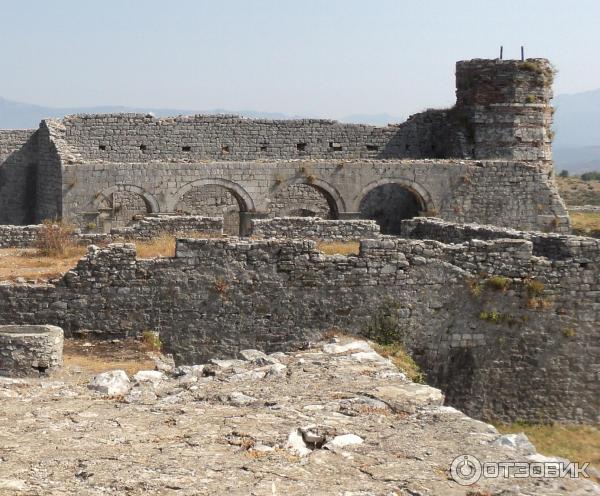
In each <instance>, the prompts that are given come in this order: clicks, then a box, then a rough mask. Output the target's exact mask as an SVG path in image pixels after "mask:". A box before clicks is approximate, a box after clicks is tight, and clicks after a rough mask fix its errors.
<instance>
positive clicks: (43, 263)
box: [0, 245, 86, 281]
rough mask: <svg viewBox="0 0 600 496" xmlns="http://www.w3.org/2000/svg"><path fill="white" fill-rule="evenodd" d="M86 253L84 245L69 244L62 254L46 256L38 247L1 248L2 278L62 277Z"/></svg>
mask: <svg viewBox="0 0 600 496" xmlns="http://www.w3.org/2000/svg"><path fill="white" fill-rule="evenodd" d="M85 253H86V248H85V247H84V246H73V245H71V246H69V247H68V248H65V249H64V250H63V253H62V254H61V255H54V256H44V255H41V254H40V253H39V251H38V250H37V249H33V248H27V249H19V248H7V249H2V250H0V280H2V281H16V280H17V279H19V278H23V279H26V280H40V281H47V280H49V279H54V278H57V277H61V276H62V275H63V274H64V273H65V272H67V271H69V270H70V269H72V268H73V267H75V265H76V264H77V262H78V261H79V259H80V258H81V257H83V255H85Z"/></svg>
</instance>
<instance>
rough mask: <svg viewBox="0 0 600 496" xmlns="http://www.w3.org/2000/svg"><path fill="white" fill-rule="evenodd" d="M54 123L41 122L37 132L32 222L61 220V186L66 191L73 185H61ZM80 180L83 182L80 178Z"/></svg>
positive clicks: (60, 170)
mask: <svg viewBox="0 0 600 496" xmlns="http://www.w3.org/2000/svg"><path fill="white" fill-rule="evenodd" d="M52 127H57V124H56V123H53V122H50V123H48V124H47V123H46V122H44V121H43V122H42V123H41V124H40V128H39V130H38V131H37V133H36V134H37V146H36V151H35V160H36V164H37V170H36V177H35V184H36V186H35V200H34V201H35V218H34V222H42V221H44V220H46V219H61V218H62V216H63V203H62V198H63V186H64V189H65V190H66V191H68V190H69V189H70V188H73V187H74V186H75V184H72V183H70V184H63V179H62V160H61V156H60V154H59V150H58V149H57V146H56V144H55V141H54V133H55V131H54V130H53V129H51V128H52ZM81 180H84V179H83V178H81Z"/></svg>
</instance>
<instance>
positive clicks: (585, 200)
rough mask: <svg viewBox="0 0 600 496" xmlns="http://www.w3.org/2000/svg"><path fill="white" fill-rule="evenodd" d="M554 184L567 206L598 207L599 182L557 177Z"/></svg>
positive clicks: (599, 200)
mask: <svg viewBox="0 0 600 496" xmlns="http://www.w3.org/2000/svg"><path fill="white" fill-rule="evenodd" d="M556 184H557V185H558V190H559V192H560V196H562V198H563V199H564V200H565V202H566V204H567V205H600V181H583V180H582V179H581V178H580V177H578V176H573V177H557V178H556Z"/></svg>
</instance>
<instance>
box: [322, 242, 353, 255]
mask: <svg viewBox="0 0 600 496" xmlns="http://www.w3.org/2000/svg"><path fill="white" fill-rule="evenodd" d="M317 250H319V251H320V252H323V253H324V254H325V255H358V254H359V252H360V243H359V242H358V241H318V242H317Z"/></svg>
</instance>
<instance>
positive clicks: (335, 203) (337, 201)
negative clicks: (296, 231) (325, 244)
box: [269, 177, 346, 219]
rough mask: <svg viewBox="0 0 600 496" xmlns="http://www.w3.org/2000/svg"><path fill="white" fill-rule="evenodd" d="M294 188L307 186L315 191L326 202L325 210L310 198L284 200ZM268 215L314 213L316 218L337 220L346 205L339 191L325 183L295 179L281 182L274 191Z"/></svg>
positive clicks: (319, 180)
mask: <svg viewBox="0 0 600 496" xmlns="http://www.w3.org/2000/svg"><path fill="white" fill-rule="evenodd" d="M295 186H307V187H309V188H310V189H312V190H314V191H316V192H317V193H318V195H319V196H320V197H321V199H322V200H323V201H324V202H326V205H327V208H325V209H324V208H323V205H321V206H319V205H318V201H317V202H310V201H307V200H310V198H298V197H294V195H293V194H292V195H291V198H287V199H286V198H285V196H286V193H288V192H289V191H290V190H291V189H293V188H294V187H295ZM269 210H270V213H271V214H272V215H275V216H281V215H292V214H294V213H295V212H298V211H303V212H305V213H306V215H308V213H310V212H314V213H315V214H317V216H320V217H325V218H331V219H338V218H339V214H340V212H345V211H346V204H345V202H344V199H343V198H342V195H340V193H339V191H338V190H337V189H336V188H335V187H334V186H332V185H331V184H329V183H328V182H326V181H323V180H322V179H318V178H314V179H313V178H311V179H310V180H309V179H308V178H305V177H296V178H292V179H289V180H287V181H284V182H282V183H281V184H279V185H278V186H277V187H276V188H275V189H274V195H273V199H272V200H271V202H270V206H269Z"/></svg>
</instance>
